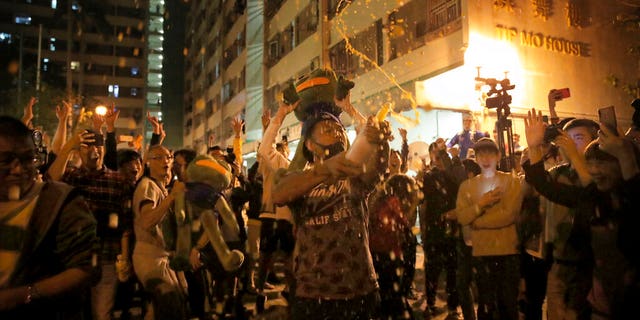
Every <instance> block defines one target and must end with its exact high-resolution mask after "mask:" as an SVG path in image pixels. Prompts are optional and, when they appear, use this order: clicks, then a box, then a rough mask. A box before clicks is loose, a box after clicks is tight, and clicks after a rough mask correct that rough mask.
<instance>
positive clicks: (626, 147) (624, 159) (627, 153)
mask: <svg viewBox="0 0 640 320" xmlns="http://www.w3.org/2000/svg"><path fill="white" fill-rule="evenodd" d="M621 136H622V135H615V134H614V133H613V132H611V130H610V129H609V128H608V127H607V126H606V125H604V124H600V131H599V132H598V142H599V143H600V148H601V149H602V150H603V151H605V152H607V153H609V154H611V155H613V156H614V157H616V158H618V162H619V163H620V170H621V171H622V179H624V180H630V179H631V178H633V177H635V176H636V175H638V174H639V173H640V169H639V168H638V161H637V159H636V154H635V152H634V150H633V148H634V147H633V143H632V142H630V141H629V140H625V139H623V138H621Z"/></svg>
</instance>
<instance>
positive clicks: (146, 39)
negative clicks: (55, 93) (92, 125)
mask: <svg viewBox="0 0 640 320" xmlns="http://www.w3.org/2000/svg"><path fill="white" fill-rule="evenodd" d="M0 12H2V14H1V15H0V33H1V34H2V38H3V39H2V41H13V42H15V43H19V44H20V46H21V47H22V48H23V49H22V53H21V55H24V56H25V57H27V56H30V57H36V56H37V55H38V45H40V48H41V50H40V72H41V74H42V75H43V77H42V78H43V79H46V78H47V73H56V74H55V75H51V76H52V77H50V78H53V79H60V80H61V81H62V83H53V84H51V85H58V86H61V87H64V88H65V90H66V92H67V94H69V95H71V96H74V97H77V98H76V99H75V101H74V104H75V107H76V108H77V109H78V110H79V109H81V108H82V107H84V108H85V110H93V109H94V108H95V107H96V106H97V105H104V104H109V103H112V102H113V103H115V105H116V108H118V109H119V110H120V119H119V121H118V122H117V123H116V128H117V130H118V133H119V134H122V135H133V136H136V135H138V134H143V135H146V136H150V132H149V130H150V128H149V127H148V126H145V121H146V111H150V112H151V114H152V115H154V116H160V117H161V116H162V113H161V104H162V94H161V85H162V70H163V63H162V51H163V50H162V48H163V22H164V21H163V14H164V2H163V0H105V1H100V2H93V1H86V2H82V1H58V0H1V1H0ZM36 60H37V59H35V58H34V59H33V60H29V59H24V61H23V62H24V63H23V68H28V67H30V66H31V65H35V64H36V62H37V61H36Z"/></svg>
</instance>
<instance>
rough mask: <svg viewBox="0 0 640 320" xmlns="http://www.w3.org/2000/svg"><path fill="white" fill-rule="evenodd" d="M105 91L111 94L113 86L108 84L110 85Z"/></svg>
mask: <svg viewBox="0 0 640 320" xmlns="http://www.w3.org/2000/svg"><path fill="white" fill-rule="evenodd" d="M107 90H108V91H109V93H113V85H112V84H110V85H109V88H108V89H107Z"/></svg>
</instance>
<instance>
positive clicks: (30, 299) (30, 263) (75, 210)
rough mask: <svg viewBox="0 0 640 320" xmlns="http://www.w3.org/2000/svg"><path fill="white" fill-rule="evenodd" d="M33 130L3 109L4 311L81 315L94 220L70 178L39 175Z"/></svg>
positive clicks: (0, 285)
mask: <svg viewBox="0 0 640 320" xmlns="http://www.w3.org/2000/svg"><path fill="white" fill-rule="evenodd" d="M35 151H36V150H35V146H34V141H33V140H32V132H31V130H29V129H28V128H27V127H26V126H25V125H24V124H23V123H22V122H20V121H19V120H17V119H14V118H10V117H6V116H0V235H2V236H1V237H0V318H1V319H45V318H47V319H48V318H57V319H79V318H81V317H82V312H83V306H84V304H83V301H85V300H86V299H84V298H83V297H84V296H86V292H85V291H87V290H88V288H89V285H90V284H91V282H90V279H91V275H92V273H93V271H94V267H95V265H93V264H92V256H93V251H92V249H93V247H94V245H95V244H96V242H97V238H96V222H95V219H94V218H93V216H92V215H91V213H90V212H89V209H88V208H87V206H86V204H85V202H84V201H83V199H82V198H81V197H80V196H79V195H78V193H77V192H74V191H73V189H72V188H71V187H69V186H67V185H65V184H62V183H58V182H47V183H44V182H42V181H39V180H38V179H37V169H36V166H35V156H36V154H35Z"/></svg>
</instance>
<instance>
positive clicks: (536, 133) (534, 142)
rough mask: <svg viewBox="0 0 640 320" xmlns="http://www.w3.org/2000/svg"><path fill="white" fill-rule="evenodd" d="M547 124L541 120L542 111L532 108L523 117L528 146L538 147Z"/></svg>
mask: <svg viewBox="0 0 640 320" xmlns="http://www.w3.org/2000/svg"><path fill="white" fill-rule="evenodd" d="M546 127H547V125H546V123H544V121H543V120H542V111H539V112H536V109H535V108H533V109H531V111H529V112H528V114H527V117H525V118H524V131H525V134H526V136H527V144H528V145H529V148H533V147H538V146H540V145H542V144H543V143H544V131H545V129H546Z"/></svg>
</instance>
